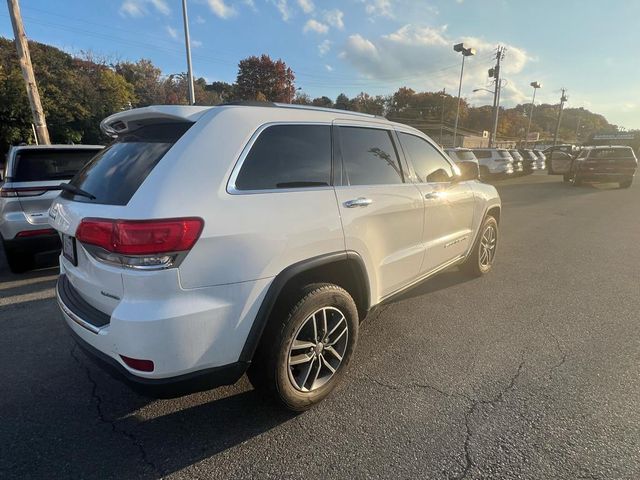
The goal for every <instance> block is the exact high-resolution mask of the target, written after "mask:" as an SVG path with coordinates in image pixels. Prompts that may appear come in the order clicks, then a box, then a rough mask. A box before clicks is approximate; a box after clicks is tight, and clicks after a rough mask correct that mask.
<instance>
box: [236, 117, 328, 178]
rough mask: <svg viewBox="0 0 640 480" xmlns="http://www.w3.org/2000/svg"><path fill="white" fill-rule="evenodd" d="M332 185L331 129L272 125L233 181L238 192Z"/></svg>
mask: <svg viewBox="0 0 640 480" xmlns="http://www.w3.org/2000/svg"><path fill="white" fill-rule="evenodd" d="M330 184H331V126H330V125H273V126H270V127H267V128H266V129H265V130H264V131H263V132H262V133H261V134H260V136H259V137H258V139H257V140H256V141H255V142H254V144H253V146H252V147H251V151H250V152H249V154H248V155H247V156H246V158H245V159H244V162H243V163H242V168H241V169H240V172H239V173H238V176H237V178H236V180H235V188H236V189H237V190H271V189H279V188H304V187H322V186H329V185H330Z"/></svg>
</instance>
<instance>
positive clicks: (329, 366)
mask: <svg viewBox="0 0 640 480" xmlns="http://www.w3.org/2000/svg"><path fill="white" fill-rule="evenodd" d="M298 298H299V299H298V301H297V302H295V303H294V304H293V305H292V306H291V307H290V308H289V309H288V312H287V311H285V310H284V309H280V312H281V314H277V313H276V314H275V316H274V318H271V319H270V321H269V324H268V325H267V329H266V330H265V333H264V335H263V338H262V340H261V342H260V346H259V347H258V351H257V352H256V355H255V357H254V361H253V362H252V364H251V367H250V368H249V371H248V372H247V373H248V376H249V380H250V381H251V383H252V384H253V385H254V387H256V388H257V389H262V390H266V391H268V392H269V393H270V394H271V395H273V396H274V397H275V398H276V400H278V401H279V402H280V403H281V404H282V405H283V406H285V407H286V408H288V409H289V410H293V411H297V412H301V411H304V410H307V409H309V408H311V407H312V406H314V405H315V404H317V403H319V402H321V401H322V400H324V398H326V397H327V396H328V395H329V394H330V393H331V392H332V391H333V389H334V388H335V387H336V386H337V385H338V384H339V382H340V380H341V379H342V377H343V376H344V372H345V369H346V367H347V365H348V364H349V361H350V360H351V356H352V354H353V351H354V348H355V345H356V342H357V339H358V324H359V320H358V310H357V308H356V305H355V302H354V301H353V298H351V295H349V293H347V291H346V290H344V289H343V288H341V287H339V286H337V285H333V284H329V283H324V284H313V285H309V286H307V287H306V288H305V289H303V291H302V293H301V295H300V296H299V297H298Z"/></svg>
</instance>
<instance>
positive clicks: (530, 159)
mask: <svg viewBox="0 0 640 480" xmlns="http://www.w3.org/2000/svg"><path fill="white" fill-rule="evenodd" d="M518 151H519V152H520V155H522V159H523V161H524V164H523V167H524V173H533V172H534V171H536V170H537V169H538V156H537V155H536V154H535V153H533V150H531V149H530V148H520V149H518Z"/></svg>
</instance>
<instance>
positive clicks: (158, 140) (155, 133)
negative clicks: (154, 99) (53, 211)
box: [62, 123, 192, 205]
mask: <svg viewBox="0 0 640 480" xmlns="http://www.w3.org/2000/svg"><path fill="white" fill-rule="evenodd" d="M191 125H192V124H191V123H171V124H160V125H157V124H156V125H149V126H145V127H141V128H139V129H138V130H136V131H134V132H132V133H125V134H124V135H122V136H121V137H119V138H118V139H116V141H115V142H114V143H112V144H111V145H110V146H109V147H108V148H105V149H104V150H103V151H102V152H100V154H99V155H96V156H95V157H94V158H93V159H92V160H91V162H89V163H88V164H87V165H86V166H85V167H84V168H83V169H82V170H81V171H80V172H78V174H77V175H76V176H75V177H74V178H73V180H71V182H69V183H70V184H71V185H73V186H75V187H78V188H80V189H82V190H84V191H86V192H88V193H90V194H91V195H93V196H95V199H91V198H88V197H86V196H79V195H74V194H73V193H71V192H68V191H65V192H63V193H62V196H63V197H64V198H73V199H74V200H75V201H78V202H91V203H102V204H108V205H126V204H127V203H128V202H129V200H131V197H132V196H133V194H134V193H135V192H136V191H137V190H138V188H139V187H140V185H142V182H144V180H145V179H146V178H147V176H148V175H149V174H150V173H151V171H152V170H153V168H154V167H155V166H156V165H157V164H158V162H159V161H160V160H161V159H162V157H163V156H164V155H165V153H167V152H168V151H169V149H170V148H171V147H172V146H173V145H174V143H175V142H176V141H177V140H178V139H179V138H180V137H181V136H182V135H183V134H184V132H186V131H187V130H188V129H189V127H190V126H191Z"/></svg>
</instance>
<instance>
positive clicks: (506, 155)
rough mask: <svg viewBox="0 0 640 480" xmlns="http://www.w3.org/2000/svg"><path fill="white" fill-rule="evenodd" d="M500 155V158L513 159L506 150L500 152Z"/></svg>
mask: <svg viewBox="0 0 640 480" xmlns="http://www.w3.org/2000/svg"><path fill="white" fill-rule="evenodd" d="M498 153H499V154H500V157H502V158H511V154H510V153H509V152H507V151H506V150H498Z"/></svg>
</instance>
